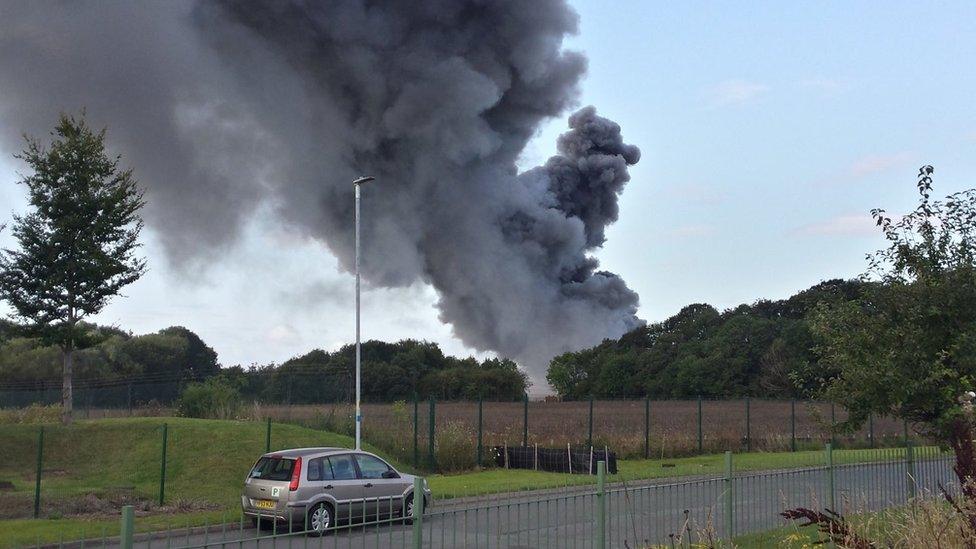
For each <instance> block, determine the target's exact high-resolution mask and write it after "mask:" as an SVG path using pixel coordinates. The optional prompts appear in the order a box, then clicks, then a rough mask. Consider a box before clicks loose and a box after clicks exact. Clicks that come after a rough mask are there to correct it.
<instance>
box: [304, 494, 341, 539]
mask: <svg viewBox="0 0 976 549" xmlns="http://www.w3.org/2000/svg"><path fill="white" fill-rule="evenodd" d="M334 525H335V509H333V508H332V506H331V505H329V504H328V503H325V502H322V503H318V504H316V505H314V506H312V508H311V509H309V510H308V515H307V516H306V518H305V531H306V532H308V534H309V535H310V536H316V537H317V536H321V535H323V534H325V533H326V531H328V529H329V528H330V527H332V526H334Z"/></svg>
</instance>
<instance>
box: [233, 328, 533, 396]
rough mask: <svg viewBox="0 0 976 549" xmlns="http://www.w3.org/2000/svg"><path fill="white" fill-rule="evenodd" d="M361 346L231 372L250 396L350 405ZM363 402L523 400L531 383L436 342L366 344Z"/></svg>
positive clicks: (505, 365) (502, 364)
mask: <svg viewBox="0 0 976 549" xmlns="http://www.w3.org/2000/svg"><path fill="white" fill-rule="evenodd" d="M355 356H356V355H355V346H353V345H345V346H343V347H342V348H341V349H339V350H338V351H335V352H331V353H329V352H325V351H322V350H318V349H317V350H314V351H312V352H310V353H308V354H305V355H303V356H299V357H296V358H293V359H291V360H288V361H286V362H284V363H282V364H280V365H270V366H264V367H258V368H254V369H250V370H247V369H243V368H240V367H234V368H225V369H224V372H225V375H227V376H229V377H231V378H232V379H236V380H238V382H239V383H240V384H241V386H242V387H243V389H242V392H243V393H244V394H245V395H248V396H252V397H253V398H255V399H258V400H261V401H265V402H288V403H292V404H295V403H308V402H335V401H345V402H349V401H351V400H352V399H353V398H354V397H355ZM362 368H363V379H362V389H363V400H366V401H374V402H381V401H392V400H400V399H409V398H412V397H413V395H414V394H415V393H416V394H417V395H418V396H419V397H421V398H427V397H435V398H438V399H444V400H459V399H465V400H472V399H477V398H478V397H479V396H482V397H484V398H486V399H493V400H516V399H520V398H522V395H523V394H524V393H525V391H526V389H527V381H526V377H525V374H523V373H522V372H521V371H519V369H518V368H517V367H516V365H515V363H514V362H512V361H511V360H506V359H493V358H492V359H486V360H484V361H481V362H478V361H477V360H475V359H474V358H471V357H468V358H463V359H461V358H456V357H452V356H445V355H444V353H443V352H442V351H441V349H440V347H438V346H437V344H436V343H430V342H426V341H415V340H410V339H407V340H403V341H398V342H396V343H386V342H383V341H367V342H364V343H363V345H362Z"/></svg>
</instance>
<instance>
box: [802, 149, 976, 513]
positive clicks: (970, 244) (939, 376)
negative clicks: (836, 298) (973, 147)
mask: <svg viewBox="0 0 976 549" xmlns="http://www.w3.org/2000/svg"><path fill="white" fill-rule="evenodd" d="M932 173H933V170H932V167H931V166H924V167H922V169H921V170H920V171H919V175H918V183H917V186H918V192H919V195H920V199H919V205H918V207H917V208H916V209H915V210H914V211H913V212H911V213H909V214H907V215H905V216H901V217H900V218H895V219H892V218H891V217H889V216H888V215H887V214H886V213H885V211H884V210H880V209H879V210H874V211H873V212H872V215H873V216H874V219H875V220H876V221H877V224H878V227H879V228H880V229H881V231H882V233H883V234H884V237H885V239H886V240H887V242H888V246H887V247H886V248H883V249H881V250H879V251H878V252H876V253H874V254H872V255H869V256H868V258H869V261H870V270H869V272H868V274H867V275H866V277H870V278H872V279H874V280H877V281H878V283H879V284H878V288H883V291H876V290H873V291H869V292H866V293H865V294H864V295H863V296H861V298H860V299H858V300H856V301H853V302H849V303H843V304H837V305H834V306H832V307H822V308H821V310H820V311H819V314H817V315H816V316H815V321H814V323H813V327H814V329H815V332H816V333H817V335H818V336H819V342H820V344H819V347H818V349H817V350H818V352H819V353H820V354H821V356H823V359H822V360H823V362H824V363H825V365H826V366H828V369H827V370H826V374H825V376H824V379H823V385H824V389H823V394H824V395H825V396H826V397H828V398H830V399H832V400H834V401H836V402H838V403H840V404H843V405H844V406H845V407H846V408H847V409H848V410H849V411H850V414H851V419H850V421H849V423H850V425H851V426H854V425H856V424H858V423H861V422H863V421H864V420H865V419H866V418H867V416H868V415H869V414H891V415H895V416H896V417H901V418H904V419H906V420H908V421H910V422H912V423H913V425H914V426H915V427H916V429H919V430H925V431H927V432H928V433H929V434H931V435H934V436H936V437H938V438H940V439H941V440H943V441H945V442H947V443H948V444H949V445H950V446H951V447H952V449H953V453H954V455H955V459H956V464H955V467H954V470H955V472H956V475H957V477H958V479H959V485H960V486H961V487H962V496H963V497H962V499H961V500H956V499H952V498H950V503H952V504H953V506H954V507H955V508H956V510H957V511H959V512H960V513H961V514H962V515H964V516H965V517H967V519H968V521H969V523H970V524H971V525H974V526H976V442H974V439H976V407H974V404H976V403H974V400H976V393H974V392H973V391H974V390H976V189H972V190H968V191H964V192H960V193H956V194H952V195H949V196H948V197H946V199H945V200H944V201H941V202H940V201H934V200H932V199H931V192H932Z"/></svg>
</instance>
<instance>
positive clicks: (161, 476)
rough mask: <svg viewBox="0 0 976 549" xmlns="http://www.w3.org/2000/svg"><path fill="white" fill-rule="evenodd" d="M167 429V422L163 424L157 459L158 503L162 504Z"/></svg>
mask: <svg viewBox="0 0 976 549" xmlns="http://www.w3.org/2000/svg"><path fill="white" fill-rule="evenodd" d="M168 430H169V426H168V425H167V424H165V423H164V424H163V450H162V455H161V456H160V460H159V504H160V505H162V504H163V500H164V498H165V495H166V435H167V434H168V433H167V431H168Z"/></svg>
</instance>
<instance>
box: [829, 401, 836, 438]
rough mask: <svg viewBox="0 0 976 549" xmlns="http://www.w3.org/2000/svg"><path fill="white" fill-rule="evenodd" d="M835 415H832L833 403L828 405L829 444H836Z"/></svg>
mask: <svg viewBox="0 0 976 549" xmlns="http://www.w3.org/2000/svg"><path fill="white" fill-rule="evenodd" d="M836 432H837V415H836V414H835V413H834V403H833V402H831V403H830V443H831V444H837V434H836Z"/></svg>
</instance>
